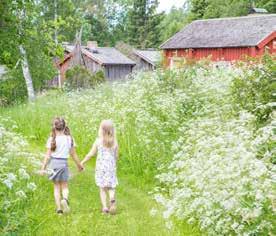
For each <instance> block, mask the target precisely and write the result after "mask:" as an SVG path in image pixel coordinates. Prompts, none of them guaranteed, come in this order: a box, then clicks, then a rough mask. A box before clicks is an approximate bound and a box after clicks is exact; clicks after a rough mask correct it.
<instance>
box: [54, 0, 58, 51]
mask: <svg viewBox="0 0 276 236" xmlns="http://www.w3.org/2000/svg"><path fill="white" fill-rule="evenodd" d="M57 16H58V15H57V0H54V22H55V33H54V41H55V45H56V46H57V45H58V29H57Z"/></svg>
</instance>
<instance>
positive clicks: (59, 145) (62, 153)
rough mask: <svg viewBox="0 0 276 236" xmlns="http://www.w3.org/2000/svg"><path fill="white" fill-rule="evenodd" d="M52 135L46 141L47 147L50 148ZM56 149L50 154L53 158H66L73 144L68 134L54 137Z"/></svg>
mask: <svg viewBox="0 0 276 236" xmlns="http://www.w3.org/2000/svg"><path fill="white" fill-rule="evenodd" d="M52 140H53V137H50V138H49V139H48V141H47V148H51V143H52ZM55 141H56V149H55V151H52V153H51V156H52V157H54V158H68V157H69V153H70V149H71V148H72V147H73V146H74V145H73V140H72V137H71V136H70V135H57V136H56V137H55Z"/></svg>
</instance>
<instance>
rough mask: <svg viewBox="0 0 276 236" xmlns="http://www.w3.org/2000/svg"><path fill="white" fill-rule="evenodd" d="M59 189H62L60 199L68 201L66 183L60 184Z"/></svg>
mask: <svg viewBox="0 0 276 236" xmlns="http://www.w3.org/2000/svg"><path fill="white" fill-rule="evenodd" d="M61 189H62V197H63V198H64V199H67V200H68V197H69V189H68V183H67V182H61Z"/></svg>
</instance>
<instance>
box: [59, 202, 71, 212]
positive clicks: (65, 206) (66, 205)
mask: <svg viewBox="0 0 276 236" xmlns="http://www.w3.org/2000/svg"><path fill="white" fill-rule="evenodd" d="M60 203H61V207H62V209H63V212H64V213H69V212H70V207H69V201H68V200H67V199H66V198H64V199H62V200H61V202H60Z"/></svg>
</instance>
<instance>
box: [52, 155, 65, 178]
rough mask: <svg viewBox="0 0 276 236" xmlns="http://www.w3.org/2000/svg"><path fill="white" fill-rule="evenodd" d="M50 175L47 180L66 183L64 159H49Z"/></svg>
mask: <svg viewBox="0 0 276 236" xmlns="http://www.w3.org/2000/svg"><path fill="white" fill-rule="evenodd" d="M49 169H50V175H49V180H52V181H54V182H56V181H65V182H66V181H68V179H69V169H68V163H67V159H66V158H54V157H51V159H50V163H49Z"/></svg>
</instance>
